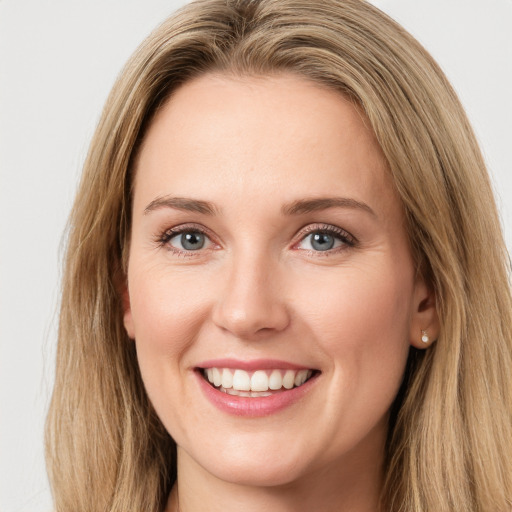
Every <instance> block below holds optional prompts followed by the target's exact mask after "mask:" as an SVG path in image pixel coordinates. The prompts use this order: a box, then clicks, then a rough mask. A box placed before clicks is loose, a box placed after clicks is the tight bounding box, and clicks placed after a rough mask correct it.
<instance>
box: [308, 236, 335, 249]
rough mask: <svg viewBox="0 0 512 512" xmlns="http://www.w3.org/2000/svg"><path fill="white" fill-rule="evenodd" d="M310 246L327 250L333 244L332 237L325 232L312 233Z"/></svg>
mask: <svg viewBox="0 0 512 512" xmlns="http://www.w3.org/2000/svg"><path fill="white" fill-rule="evenodd" d="M311 246H312V247H313V248H314V249H316V250H317V251H328V250H329V249H332V247H333V246H334V238H333V237H332V236H331V235H328V234H326V233H316V234H315V235H313V240H312V242H311Z"/></svg>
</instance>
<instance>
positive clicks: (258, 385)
mask: <svg viewBox="0 0 512 512" xmlns="http://www.w3.org/2000/svg"><path fill="white" fill-rule="evenodd" d="M251 391H268V377H267V374H266V373H265V372H264V371H263V370H258V371H256V372H254V373H253V374H252V377H251Z"/></svg>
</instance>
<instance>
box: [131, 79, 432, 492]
mask: <svg viewBox="0 0 512 512" xmlns="http://www.w3.org/2000/svg"><path fill="white" fill-rule="evenodd" d="M428 293H429V292H428V290H427V288H426V286H425V284H424V283H423V281H422V280H421V279H420V278H417V276H416V274H415V268H414V264H413V261H412V258H411V253H410V249H409V245H408V239H407V236H406V231H405V227H404V215H403V212H402V210H401V206H400V202H399V200H398V198H397V194H396V193H395V191H394V189H393V186H392V182H391V179H390V177H389V174H388V171H387V170H386V164H385V160H384V157H383V155H382V153H381V150H380V148H379V145H378V144H377V142H376V140H375V137H374V135H373V133H372V131H371V130H370V128H369V123H368V121H367V120H366V118H365V117H364V115H363V114H362V113H361V111H360V110H359V109H358V108H356V107H355V106H354V105H353V104H351V103H350V102H349V101H347V100H346V99H345V98H344V97H343V96H341V95H340V94H338V93H336V92H334V91H331V90H327V89H324V88H321V87H320V86H318V85H315V84H312V83H310V82H308V81H305V80H304V79H301V78H297V77H294V76H287V75H283V76H275V77H268V78H233V77H228V76H218V75H217V76H215V75H206V76H203V77H200V78H198V79H196V80H194V81H192V82H190V83H187V84H186V85H184V86H182V87H181V88H180V89H178V90H177V91H176V92H175V94H174V95H173V97H172V99H171V100H170V101H168V102H167V104H166V105H165V106H164V107H163V108H162V110H161V111H160V112H159V113H158V115H157V116H156V117H155V119H154V121H153V122H152V124H151V126H150V128H149V131H148V133H147V136H146V138H145V141H144V143H143V146H142V148H141V151H140V153H139V156H138V159H137V162H136V179H135V189H134V204H133V227H132V233H131V245H130V255H129V266H128V289H127V292H126V294H125V316H124V320H125V326H126V329H127V331H128V334H129V336H130V337H131V338H133V339H135V343H136V347H137V355H138V361H139V365H140V370H141V373H142V377H143V380H144V383H145V386H146V389H147V393H148V395H149V398H150V400H151V402H152V403H153V405H154V407H155V410H156V412H157V414H158V416H159V417H160V419H161V420H162V422H163V424H164V425H165V427H166V428H167V430H168V431H169V433H170V434H171V435H172V437H173V438H174V439H175V441H176V442H177V444H178V447H179V457H178V463H179V464H183V465H188V467H189V468H196V470H199V471H202V472H206V474H208V475H210V476H212V477H214V478H221V479H223V480H227V481H231V482H239V483H249V484H257V485H275V484H285V483H289V482H293V481H297V480H298V479H300V478H302V477H307V476H308V475H309V474H313V473H314V472H317V473H318V472H319V471H325V470H326V468H329V471H331V472H334V473H336V472H340V471H344V470H346V471H348V472H357V469H356V468H358V467H359V468H361V471H363V470H367V466H368V465H373V466H376V465H377V466H378V465H379V463H380V461H381V456H382V451H383V447H384V442H385V436H386V431H387V420H388V411H389V408H390V405H391V403H392V401H393V399H394V398H395V395H396V393H397V391H398V388H399V386H400V383H401V379H402V375H403V372H404V366H405V363H406V358H407V354H408V350H409V345H410V344H411V343H414V344H420V343H421V341H420V339H421V329H425V328H428V327H429V323H431V322H432V315H433V313H432V311H433V308H432V307H431V300H430V299H429V295H428ZM208 378H210V380H213V381H214V382H213V383H209V382H208ZM305 378H308V380H306V382H305V383H303V384H301V383H302V382H303V380H304V379H305ZM296 384H299V385H298V386H296ZM291 386H294V387H293V388H292V389H288V388H290V387H291ZM344 468H345V469H344ZM365 468H366V469H365ZM334 473H333V474H334Z"/></svg>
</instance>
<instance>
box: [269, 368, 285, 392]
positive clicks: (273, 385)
mask: <svg viewBox="0 0 512 512" xmlns="http://www.w3.org/2000/svg"><path fill="white" fill-rule="evenodd" d="M268 387H269V388H270V389H274V390H276V389H281V388H282V387H283V377H282V375H281V372H280V371H279V370H272V373H271V374H270V377H269V378H268Z"/></svg>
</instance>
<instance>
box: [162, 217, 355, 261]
mask: <svg viewBox="0 0 512 512" xmlns="http://www.w3.org/2000/svg"><path fill="white" fill-rule="evenodd" d="M183 233H201V234H202V235H205V236H206V237H208V238H211V236H210V235H209V231H207V230H205V229H204V228H202V227H201V226H198V225H187V224H185V225H182V226H179V227H176V228H172V229H168V230H166V231H164V232H163V233H162V234H161V235H160V236H159V237H158V239H157V242H158V246H159V247H165V248H166V249H167V250H169V251H171V252H172V253H174V254H176V255H178V256H182V257H194V256H196V255H197V253H199V252H201V249H199V250H196V251H183V250H181V249H176V248H175V247H173V246H172V245H170V244H169V242H170V241H171V240H172V239H173V238H174V237H175V236H178V235H181V234H183ZM313 233H320V234H327V235H331V236H334V238H336V239H337V240H340V241H341V242H342V243H343V245H342V246H341V247H336V248H333V249H328V250H326V251H314V250H311V249H302V250H303V251H306V252H307V254H308V255H312V256H314V257H327V256H331V255H333V254H336V253H338V252H341V251H344V250H347V249H349V248H352V247H356V245H357V239H356V238H355V237H354V236H352V235H351V234H350V233H348V232H347V231H345V230H344V229H341V228H338V227H336V226H332V225H330V224H311V225H309V226H307V227H306V228H305V229H304V230H303V231H302V233H301V238H300V240H299V241H298V242H297V243H296V244H294V245H298V244H299V243H300V242H302V241H304V240H305V239H306V237H307V236H308V235H311V234H313Z"/></svg>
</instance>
